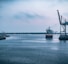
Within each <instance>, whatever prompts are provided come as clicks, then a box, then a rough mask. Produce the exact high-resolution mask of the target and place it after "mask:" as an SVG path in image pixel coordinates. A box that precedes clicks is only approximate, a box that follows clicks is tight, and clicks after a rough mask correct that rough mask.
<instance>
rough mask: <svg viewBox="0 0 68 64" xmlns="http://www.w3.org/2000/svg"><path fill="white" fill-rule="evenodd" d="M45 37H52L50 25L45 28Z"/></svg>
mask: <svg viewBox="0 0 68 64" xmlns="http://www.w3.org/2000/svg"><path fill="white" fill-rule="evenodd" d="M46 38H47V39H52V38H53V31H52V30H51V29H50V27H49V28H48V29H47V30H46Z"/></svg>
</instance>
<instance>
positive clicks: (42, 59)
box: [0, 34, 68, 64]
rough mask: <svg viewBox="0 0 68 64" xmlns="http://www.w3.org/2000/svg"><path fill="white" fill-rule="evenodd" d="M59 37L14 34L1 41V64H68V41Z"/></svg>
mask: <svg viewBox="0 0 68 64" xmlns="http://www.w3.org/2000/svg"><path fill="white" fill-rule="evenodd" d="M58 37H59V35H54V38H53V40H46V39H45V35H44V34H14V35H11V36H10V37H8V38H7V39H6V40H1V41H0V64H68V41H59V40H58Z"/></svg>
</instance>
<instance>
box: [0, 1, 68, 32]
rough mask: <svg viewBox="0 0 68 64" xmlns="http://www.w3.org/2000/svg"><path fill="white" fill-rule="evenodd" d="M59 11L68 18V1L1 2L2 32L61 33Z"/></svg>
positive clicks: (0, 22)
mask: <svg viewBox="0 0 68 64" xmlns="http://www.w3.org/2000/svg"><path fill="white" fill-rule="evenodd" d="M57 9H58V10H59V11H60V14H61V15H62V16H63V17H64V18H66V19H67V18H68V0H0V32H2V31H4V32H45V31H46V29H47V28H48V27H49V26H50V27H51V29H52V30H54V31H58V32H59V25H60V24H59V20H58V15H57V11H56V10H57Z"/></svg>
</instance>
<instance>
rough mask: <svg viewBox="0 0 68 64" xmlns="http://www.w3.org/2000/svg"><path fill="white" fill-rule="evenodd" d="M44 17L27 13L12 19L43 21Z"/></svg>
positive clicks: (19, 14)
mask: <svg viewBox="0 0 68 64" xmlns="http://www.w3.org/2000/svg"><path fill="white" fill-rule="evenodd" d="M43 18H44V16H41V15H39V14H35V13H27V12H22V13H18V14H15V15H14V19H17V20H21V19H26V20H34V19H43Z"/></svg>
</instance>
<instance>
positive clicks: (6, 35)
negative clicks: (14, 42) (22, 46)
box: [1, 32, 9, 37]
mask: <svg viewBox="0 0 68 64" xmlns="http://www.w3.org/2000/svg"><path fill="white" fill-rule="evenodd" d="M1 35H2V36H5V37H9V35H8V34H6V33H5V32H2V33H1Z"/></svg>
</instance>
